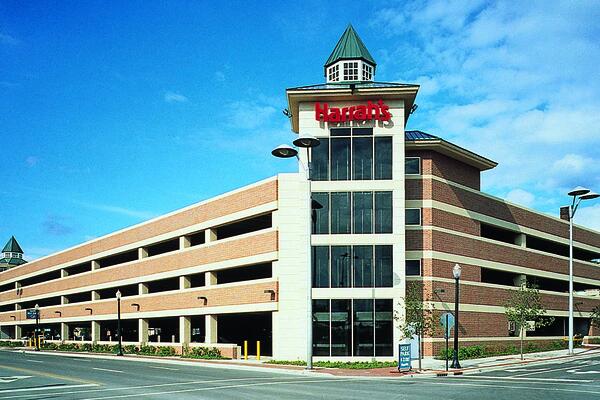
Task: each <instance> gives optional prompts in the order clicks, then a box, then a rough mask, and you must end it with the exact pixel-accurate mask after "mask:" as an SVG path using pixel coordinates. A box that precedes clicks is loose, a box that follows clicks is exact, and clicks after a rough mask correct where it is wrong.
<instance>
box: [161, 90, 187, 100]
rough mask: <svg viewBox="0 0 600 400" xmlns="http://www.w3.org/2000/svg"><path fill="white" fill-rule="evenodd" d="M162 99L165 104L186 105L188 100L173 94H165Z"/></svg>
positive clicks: (180, 95)
mask: <svg viewBox="0 0 600 400" xmlns="http://www.w3.org/2000/svg"><path fill="white" fill-rule="evenodd" d="M164 99H165V101H166V102H167V103H186V102H187V101H188V100H189V99H188V98H187V97H186V96H184V95H182V94H180V93H175V92H166V93H165V97H164Z"/></svg>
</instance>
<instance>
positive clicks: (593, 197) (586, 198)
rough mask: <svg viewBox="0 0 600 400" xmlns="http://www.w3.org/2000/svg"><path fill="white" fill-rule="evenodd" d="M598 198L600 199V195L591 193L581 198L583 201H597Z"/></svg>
mask: <svg viewBox="0 0 600 400" xmlns="http://www.w3.org/2000/svg"><path fill="white" fill-rule="evenodd" d="M598 197H600V194H599V193H596V192H589V193H586V194H584V195H583V196H581V200H592V199H597V198H598Z"/></svg>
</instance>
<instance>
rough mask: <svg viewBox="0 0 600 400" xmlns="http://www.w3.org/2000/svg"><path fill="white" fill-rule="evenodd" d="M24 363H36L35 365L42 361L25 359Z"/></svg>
mask: <svg viewBox="0 0 600 400" xmlns="http://www.w3.org/2000/svg"><path fill="white" fill-rule="evenodd" d="M25 361H29V362H36V363H43V361H39V360H29V359H26V360H25Z"/></svg>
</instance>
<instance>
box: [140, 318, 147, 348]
mask: <svg viewBox="0 0 600 400" xmlns="http://www.w3.org/2000/svg"><path fill="white" fill-rule="evenodd" d="M138 341H139V342H140V343H142V344H144V343H148V320H147V319H144V318H140V319H139V320H138Z"/></svg>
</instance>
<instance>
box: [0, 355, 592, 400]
mask: <svg viewBox="0 0 600 400" xmlns="http://www.w3.org/2000/svg"><path fill="white" fill-rule="evenodd" d="M128 398H131V399H169V400H171V399H247V400H254V399H261V400H264V399H282V400H287V399H294V400H297V399H368V400H373V399H386V400H388V399H411V400H414V399H416V400H420V399H437V398H439V399H473V400H483V399H493V400H499V399H510V400H520V399H526V400H536V399H543V400H554V399H591V398H599V399H600V353H596V354H590V355H588V356H584V357H578V358H576V359H569V361H560V362H552V363H536V364H530V365H528V366H520V367H509V368H506V369H503V370H496V371H490V372H486V373H481V374H469V375H465V376H452V377H427V378H425V377H417V378H407V377H403V378H399V377H398V376H396V377H395V378H391V379H390V378H387V379H383V378H382V379H379V378H369V379H357V378H336V377H331V376H328V375H323V374H318V373H315V374H310V375H309V376H307V375H299V374H282V373H275V372H270V371H254V370H241V369H231V368H220V367H219V368H214V367H206V366H201V365H197V364H194V365H181V364H168V363H162V362H148V361H143V362H140V361H128V360H123V359H106V360H105V359H97V358H80V357H70V356H57V355H47V354H31V353H22V352H19V351H16V352H15V351H8V350H7V351H0V399H24V400H28V399H36V400H37V399H78V400H83V399H89V400H92V399H95V400H98V399H128Z"/></svg>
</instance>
